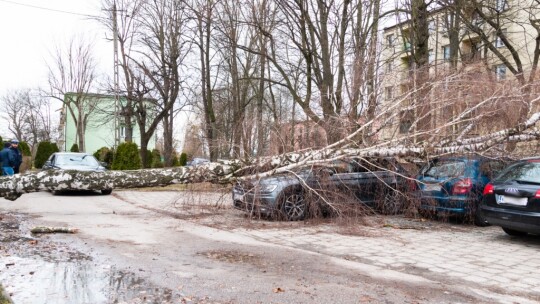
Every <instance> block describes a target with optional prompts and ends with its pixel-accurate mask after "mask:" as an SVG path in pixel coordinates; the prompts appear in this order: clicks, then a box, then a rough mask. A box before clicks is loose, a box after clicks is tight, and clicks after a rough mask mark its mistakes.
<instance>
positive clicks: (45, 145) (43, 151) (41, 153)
mask: <svg viewBox="0 0 540 304" xmlns="http://www.w3.org/2000/svg"><path fill="white" fill-rule="evenodd" d="M54 152H58V146H57V145H56V143H51V142H49V141H42V142H40V143H39V145H38V148H37V152H36V159H35V160H34V166H35V167H36V168H41V167H43V164H45V161H47V159H48V158H49V156H51V154H53V153H54Z"/></svg>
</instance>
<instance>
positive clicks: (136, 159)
mask: <svg viewBox="0 0 540 304" xmlns="http://www.w3.org/2000/svg"><path fill="white" fill-rule="evenodd" d="M140 168H141V156H140V155H139V150H138V147H137V144H136V143H133V142H124V143H121V144H120V145H119V146H118V149H117V150H116V154H115V155H114V160H113V163H112V169H113V170H135V169H140Z"/></svg>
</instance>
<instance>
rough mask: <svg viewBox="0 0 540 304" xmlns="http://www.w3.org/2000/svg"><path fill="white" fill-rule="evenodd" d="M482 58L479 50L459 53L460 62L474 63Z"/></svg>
mask: <svg viewBox="0 0 540 304" xmlns="http://www.w3.org/2000/svg"><path fill="white" fill-rule="evenodd" d="M480 60H482V54H481V53H480V52H468V53H462V54H461V62H462V63H463V64H471V63H476V62H479V61H480Z"/></svg>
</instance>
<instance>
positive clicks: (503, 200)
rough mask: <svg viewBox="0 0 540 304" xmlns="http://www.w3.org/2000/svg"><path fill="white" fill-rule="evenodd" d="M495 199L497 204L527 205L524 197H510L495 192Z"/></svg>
mask: <svg viewBox="0 0 540 304" xmlns="http://www.w3.org/2000/svg"><path fill="white" fill-rule="evenodd" d="M495 200H496V201H497V204H508V205H515V206H527V198H526V197H512V196H506V195H499V194H495Z"/></svg>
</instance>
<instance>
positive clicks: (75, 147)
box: [69, 144, 79, 152]
mask: <svg viewBox="0 0 540 304" xmlns="http://www.w3.org/2000/svg"><path fill="white" fill-rule="evenodd" d="M69 151H70V152H79V145H77V144H73V146H71V149H69Z"/></svg>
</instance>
